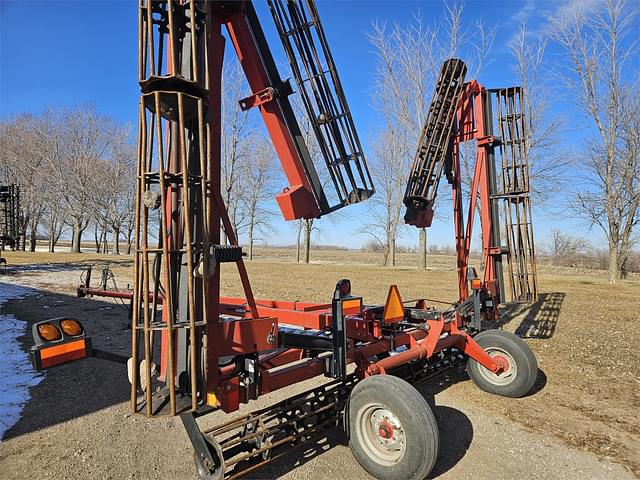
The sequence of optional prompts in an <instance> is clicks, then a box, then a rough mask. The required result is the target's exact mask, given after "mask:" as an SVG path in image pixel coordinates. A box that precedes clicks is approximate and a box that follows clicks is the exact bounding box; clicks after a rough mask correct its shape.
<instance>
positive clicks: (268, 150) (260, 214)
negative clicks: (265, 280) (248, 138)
mask: <svg viewBox="0 0 640 480" xmlns="http://www.w3.org/2000/svg"><path fill="white" fill-rule="evenodd" d="M274 154H275V152H274V151H273V148H272V147H271V145H270V144H269V142H268V141H267V140H266V139H265V138H264V137H262V136H256V138H255V139H254V142H253V145H252V147H251V154H250V155H249V159H250V160H248V161H244V162H242V164H241V168H240V174H241V186H242V196H241V203H242V208H243V210H244V216H245V217H246V219H247V237H248V240H249V260H253V246H254V241H255V238H256V234H257V233H259V232H263V231H265V230H267V229H269V228H271V221H270V220H271V219H272V217H273V216H274V212H273V211H271V210H269V209H268V208H267V207H266V203H267V202H268V201H269V200H271V198H272V195H273V189H272V186H273V178H274V175H275V163H274Z"/></svg>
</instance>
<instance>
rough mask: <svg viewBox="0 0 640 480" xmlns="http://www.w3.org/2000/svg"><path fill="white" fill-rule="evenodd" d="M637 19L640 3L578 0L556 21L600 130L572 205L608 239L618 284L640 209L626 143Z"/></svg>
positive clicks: (633, 152) (578, 96)
mask: <svg viewBox="0 0 640 480" xmlns="http://www.w3.org/2000/svg"><path fill="white" fill-rule="evenodd" d="M637 15H638V4H637V2H629V3H627V2H626V1H625V0H606V1H605V2H603V3H599V4H597V5H595V6H593V7H590V6H585V5H581V4H577V3H576V4H572V5H571V9H570V10H568V11H566V12H565V14H564V15H561V16H558V17H557V18H555V19H554V20H553V24H552V27H553V30H552V32H551V36H552V38H553V39H554V40H555V41H556V42H557V43H558V44H559V45H560V46H561V47H562V48H563V49H564V51H565V55H566V58H567V60H568V63H569V64H568V66H567V68H566V75H565V80H566V82H567V86H568V91H569V92H572V93H573V94H574V96H575V100H576V103H577V105H578V107H579V108H580V109H581V110H582V111H583V112H584V113H585V114H586V115H587V117H588V118H590V119H591V121H592V122H593V125H594V127H595V129H594V135H593V136H592V137H591V138H590V139H589V142H588V150H587V152H586V153H585V154H584V155H582V157H581V158H580V167H581V170H582V172H581V173H582V175H583V177H584V179H585V182H584V185H578V186H576V191H575V201H574V202H573V205H574V207H575V208H576V211H577V212H578V213H579V214H580V215H582V216H583V217H584V218H586V219H587V221H589V222H590V223H591V224H593V225H597V226H598V227H599V228H600V229H602V231H603V232H604V233H605V235H606V237H607V240H608V250H609V267H608V271H609V275H608V276H609V283H611V284H614V283H616V281H617V280H618V279H619V278H620V267H621V262H624V258H625V255H626V254H625V252H628V251H629V246H630V244H631V238H632V234H633V231H634V228H635V227H636V225H637V223H638V208H639V206H640V161H639V159H638V155H637V149H635V148H634V146H633V142H634V140H633V138H632V137H629V136H628V135H627V137H628V138H629V139H630V143H627V142H625V126H626V125H637V124H638V123H637V118H638V115H639V114H640V112H639V109H638V108H637V107H638V105H637V100H636V99H635V97H636V96H637V93H636V92H637V90H638V86H640V85H639V82H638V72H637V61H638V58H639V53H638V52H639V49H638V43H637V39H638V37H637V31H636V34H634V33H633V32H634V31H635V30H634V29H633V27H634V21H635V20H636V19H637ZM636 25H637V24H636ZM625 144H627V145H628V146H625ZM628 147H631V148H628Z"/></svg>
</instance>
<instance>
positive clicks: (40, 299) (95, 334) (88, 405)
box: [2, 291, 130, 439]
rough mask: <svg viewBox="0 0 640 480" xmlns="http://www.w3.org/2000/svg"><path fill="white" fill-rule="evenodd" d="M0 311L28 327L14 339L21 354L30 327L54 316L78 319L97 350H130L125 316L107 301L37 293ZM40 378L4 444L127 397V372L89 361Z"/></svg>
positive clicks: (27, 342) (50, 371)
mask: <svg viewBox="0 0 640 480" xmlns="http://www.w3.org/2000/svg"><path fill="white" fill-rule="evenodd" d="M2 309H3V312H5V313H9V314H13V315H15V317H17V318H18V319H20V320H23V321H26V322H27V323H28V327H27V329H26V332H25V334H24V335H22V336H21V337H18V338H17V341H18V342H19V343H20V345H21V347H22V349H23V351H25V352H27V351H28V350H29V348H30V347H31V346H32V345H33V340H32V338H31V325H32V324H33V323H35V322H38V321H41V320H46V319H47V318H55V317H69V318H76V319H78V320H80V321H81V322H82V323H83V325H84V326H85V330H86V331H87V334H88V335H89V336H91V338H92V341H93V346H94V347H96V348H101V349H104V350H108V351H112V352H114V353H121V354H127V353H128V351H129V350H130V346H129V341H130V340H129V338H130V330H129V329H128V320H127V316H128V312H127V311H126V310H125V309H124V308H122V306H121V305H118V304H116V303H113V302H110V301H98V300H93V299H91V300H90V299H84V298H76V297H73V296H70V295H62V294H54V293H49V292H44V291H42V292H41V293H37V294H32V295H29V296H28V297H25V298H23V299H17V300H10V301H8V302H7V303H5V304H4V305H3V306H2ZM96 372H99V374H96ZM43 376H44V378H43V379H42V381H41V382H40V383H39V384H38V385H36V386H33V387H30V389H29V393H30V399H29V401H28V402H27V403H26V404H25V405H24V408H23V410H22V416H21V417H20V419H19V420H18V422H17V423H16V424H15V425H13V426H12V427H11V428H10V429H8V430H7V431H6V433H5V435H4V438H5V439H8V438H12V437H17V436H19V435H23V434H25V433H29V432H33V431H36V430H40V429H42V428H46V427H49V426H51V425H55V424H58V423H61V422H66V421H68V420H71V419H74V418H77V417H81V416H83V415H86V414H88V413H91V412H95V411H98V410H101V409H103V408H106V407H109V406H111V405H115V404H118V403H120V402H123V401H125V400H127V399H128V398H129V382H128V380H127V372H126V367H125V366H124V365H121V364H116V363H112V362H107V361H104V360H98V359H96V358H88V359H84V360H78V361H75V362H72V363H67V364H64V365H59V366H56V367H53V368H51V369H48V370H46V371H45V372H44V373H43Z"/></svg>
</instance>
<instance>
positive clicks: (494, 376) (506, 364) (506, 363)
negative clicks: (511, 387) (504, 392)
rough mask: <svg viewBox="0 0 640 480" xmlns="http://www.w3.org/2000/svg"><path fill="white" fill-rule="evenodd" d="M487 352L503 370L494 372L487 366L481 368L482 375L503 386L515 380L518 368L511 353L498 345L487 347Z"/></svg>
mask: <svg viewBox="0 0 640 480" xmlns="http://www.w3.org/2000/svg"><path fill="white" fill-rule="evenodd" d="M486 352H487V354H488V355H489V356H490V357H491V360H493V361H494V362H495V363H497V364H498V365H500V367H501V370H500V371H499V373H493V372H492V371H490V370H489V369H487V368H481V369H480V372H479V373H480V375H482V376H483V377H484V378H485V379H486V380H487V381H489V382H490V383H492V384H494V385H500V386H503V385H508V384H509V383H511V382H513V381H514V380H515V378H516V376H517V374H518V371H517V370H518V368H517V365H516V362H515V360H514V359H513V357H512V356H511V354H510V353H509V352H507V351H506V350H503V349H501V348H496V347H492V348H487V349H486Z"/></svg>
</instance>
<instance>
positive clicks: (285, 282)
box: [0, 249, 640, 479]
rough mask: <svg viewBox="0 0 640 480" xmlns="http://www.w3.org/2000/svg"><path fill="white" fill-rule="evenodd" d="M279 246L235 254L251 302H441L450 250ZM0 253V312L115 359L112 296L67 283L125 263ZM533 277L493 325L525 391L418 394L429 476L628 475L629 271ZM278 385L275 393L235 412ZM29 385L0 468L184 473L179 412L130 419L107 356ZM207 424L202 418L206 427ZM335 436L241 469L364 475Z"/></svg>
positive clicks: (230, 278)
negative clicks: (79, 294) (430, 424)
mask: <svg viewBox="0 0 640 480" xmlns="http://www.w3.org/2000/svg"><path fill="white" fill-rule="evenodd" d="M294 253H295V252H292V251H291V250H287V249H260V250H258V256H257V258H256V260H254V261H253V262H247V265H248V270H249V274H250V278H251V280H252V284H253V287H254V293H255V295H256V297H258V298H260V297H266V298H281V299H288V300H310V301H321V302H325V301H327V300H328V298H329V296H330V294H331V292H332V291H333V287H334V285H335V282H336V281H337V280H338V279H339V278H344V277H346V278H349V279H351V281H352V285H353V290H354V292H358V293H359V294H362V295H363V296H364V297H365V300H366V301H367V303H382V302H383V301H384V299H385V297H386V294H387V289H388V285H389V284H390V283H395V284H397V285H398V287H399V288H400V291H401V293H402V295H403V298H404V299H410V298H417V297H427V298H430V299H435V300H442V301H452V300H453V299H454V298H455V293H456V292H455V285H456V282H455V272H454V260H453V258H451V257H444V256H432V257H430V258H429V269H428V271H426V272H419V271H417V270H416V269H415V268H413V267H412V266H411V264H412V263H413V259H412V256H411V255H410V254H403V255H400V257H399V265H400V266H398V267H396V268H381V267H379V266H377V263H378V262H379V260H380V258H379V255H377V254H365V253H361V252H351V251H320V252H316V253H315V256H314V263H312V264H311V265H298V264H295V263H292V258H293V255H294ZM6 257H7V259H8V263H9V265H13V266H14V268H13V269H9V270H7V272H6V273H5V274H4V275H0V288H2V284H3V283H5V284H13V285H23V286H27V287H32V288H34V290H33V291H32V292H31V293H30V294H29V295H28V296H27V297H25V298H24V299H20V300H14V301H10V302H8V303H6V304H4V305H3V306H2V307H0V308H2V313H10V314H13V315H15V316H16V317H17V318H19V319H22V320H25V321H27V322H28V323H32V322H35V321H38V320H42V319H44V318H47V317H54V316H62V315H69V316H75V317H77V318H79V319H81V320H82V321H83V322H84V323H85V325H86V327H87V330H88V331H89V332H90V333H92V334H93V335H92V336H93V341H94V345H95V346H96V347H98V348H102V349H106V350H111V351H115V352H118V353H122V354H127V353H128V350H129V348H130V347H129V334H130V331H129V330H127V318H126V312H125V311H124V310H123V309H122V308H120V307H119V306H118V305H117V304H116V303H114V302H113V301H111V300H106V301H104V300H98V299H77V298H75V296H74V295H75V294H74V292H75V286H76V284H77V283H78V281H79V274H80V272H81V270H82V269H83V268H84V266H85V265H87V264H91V263H105V262H109V263H110V264H111V265H112V266H113V269H114V271H115V272H116V278H117V279H118V286H119V287H120V288H125V287H126V285H127V283H128V282H129V281H130V275H131V264H132V261H131V258H130V257H126V256H122V257H117V258H115V259H114V257H105V256H100V255H92V254H83V255H74V254H57V255H51V254H46V253H36V254H25V253H12V252H7V254H6ZM315 259H317V260H315ZM224 273H225V275H223V293H224V294H229V295H240V294H241V288H240V284H239V282H238V281H237V275H236V274H235V272H234V270H233V269H232V268H231V267H229V266H228V265H225V272H224ZM539 285H540V292H541V295H540V300H539V301H538V302H537V303H536V304H534V305H531V306H527V307H520V308H506V309H505V312H504V315H503V321H502V324H501V325H500V327H502V328H505V329H508V330H511V331H514V332H516V333H517V334H518V335H520V336H521V337H523V338H525V339H526V340H527V342H528V343H529V344H530V345H531V347H532V348H533V350H534V352H535V353H536V356H537V358H538V362H539V367H540V372H539V381H538V384H537V386H536V389H535V392H534V393H533V394H532V395H530V396H528V397H526V398H522V399H518V400H513V399H504V398H500V397H495V396H490V395H488V394H485V393H483V392H480V391H479V390H478V389H476V388H475V387H474V386H473V385H472V383H471V382H470V381H468V379H467V378H466V375H465V374H464V372H458V373H456V374H454V375H452V376H451V377H450V378H449V379H446V381H444V382H442V384H437V385H430V386H427V387H425V389H426V391H425V393H426V394H435V402H436V416H437V418H438V424H439V427H440V431H441V447H440V448H441V455H440V458H439V460H438V463H437V465H436V468H435V470H434V472H433V474H432V476H433V477H434V478H443V479H453V478H457V479H465V478H473V479H475V478H477V479H485V478H486V479H490V478H518V477H519V478H549V479H553V478H576V479H584V478H593V479H604V478H611V479H618V478H633V477H634V476H635V477H636V478H640V419H639V418H638V415H637V411H638V408H639V407H640V378H639V372H640V353H639V352H638V349H637V348H636V345H637V341H636V339H635V335H634V333H633V332H634V331H635V328H636V327H637V325H638V320H640V314H639V313H638V312H640V280H639V279H638V278H634V279H631V280H626V281H624V282H622V283H620V284H619V285H617V286H615V287H612V286H609V285H608V284H607V282H606V278H605V277H604V274H600V273H598V272H587V271H575V270H572V269H570V268H563V269H557V268H552V267H544V266H542V267H541V268H540V276H539ZM98 332H99V333H98ZM18 340H19V341H20V342H21V345H22V348H23V349H24V350H25V351H26V350H28V348H29V347H30V346H31V338H30V333H28V332H27V331H25V334H24V335H23V336H22V337H20V338H19V339H18ZM320 381H321V380H315V379H314V380H311V381H308V382H306V383H305V384H304V385H297V386H296V388H295V389H293V390H300V391H302V390H303V389H305V388H309V387H311V386H313V385H315V384H317V383H318V382H320ZM291 393H292V390H291V389H287V390H285V391H280V392H274V393H273V394H271V395H268V396H265V397H263V398H261V399H260V400H259V401H258V402H256V403H254V404H252V405H250V406H248V407H249V408H247V406H245V408H244V409H243V411H245V412H246V411H250V410H252V409H255V408H259V407H262V406H264V405H268V404H270V403H272V402H276V401H278V400H280V399H282V398H284V397H286V396H287V395H289V394H291ZM30 394H31V399H30V400H29V401H28V403H27V404H26V405H25V406H24V410H23V414H22V417H21V418H20V420H19V421H18V422H17V423H16V424H15V425H14V426H13V427H12V428H10V429H9V430H8V431H7V432H6V434H5V437H4V440H2V443H0V471H1V472H3V475H2V477H3V478H24V477H26V476H27V475H28V476H31V477H35V478H166V479H174V478H195V474H194V468H193V462H192V454H191V450H190V446H189V443H188V440H187V437H186V434H185V433H184V431H183V429H182V427H181V425H180V423H179V421H177V420H176V419H171V420H147V419H145V418H143V417H141V416H136V415H134V416H131V415H129V412H128V404H127V399H128V394H129V388H128V383H127V380H126V373H125V372H124V369H123V368H122V367H121V366H119V365H117V364H111V363H108V362H104V361H101V360H97V359H88V360H85V361H82V362H75V363H72V364H68V365H63V366H60V367H57V368H55V369H52V370H50V371H48V372H46V374H45V375H44V376H43V378H42V380H41V381H40V383H39V384H38V385H36V386H34V387H31V388H30ZM221 418H222V415H221V414H218V413H216V414H214V415H210V416H208V417H207V418H206V419H205V422H207V423H211V424H215V423H217V422H219V421H220V420H221ZM344 442H345V439H344V438H342V436H341V435H340V434H339V433H337V432H336V433H335V434H332V435H329V437H328V438H326V439H323V441H321V442H318V443H317V444H313V445H310V446H309V447H308V448H307V449H306V450H300V451H298V452H296V453H292V455H291V456H290V457H287V458H286V459H285V460H281V461H278V462H276V463H274V464H272V465H271V466H269V467H267V468H265V469H263V470H261V471H259V472H257V473H256V475H255V476H254V477H252V478H278V477H281V478H287V479H295V478H307V479H316V478H317V479H320V478H331V477H335V478H347V477H348V478H354V479H357V478H369V477H368V476H367V475H366V474H365V473H364V471H363V470H362V469H361V468H360V467H359V466H358V464H357V463H356V462H355V460H354V459H353V457H352V456H351V454H350V452H349V449H348V448H347V447H346V446H345V445H344ZM5 476H7V477H5Z"/></svg>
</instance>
